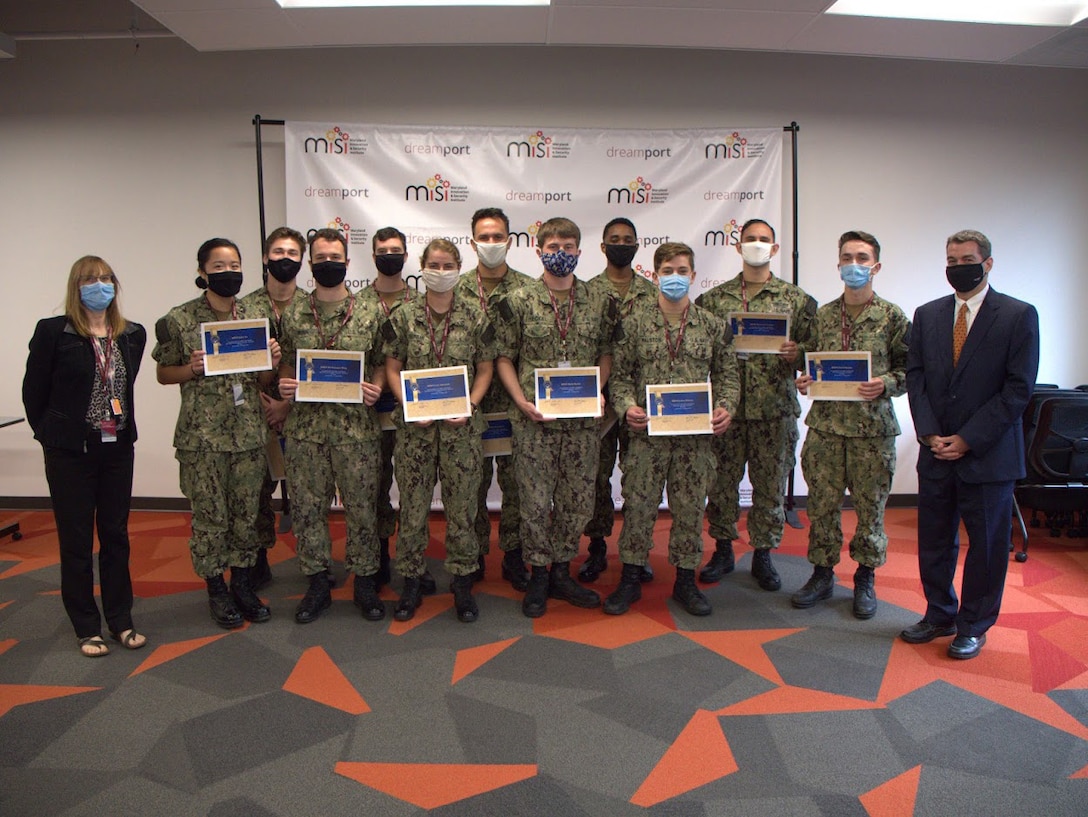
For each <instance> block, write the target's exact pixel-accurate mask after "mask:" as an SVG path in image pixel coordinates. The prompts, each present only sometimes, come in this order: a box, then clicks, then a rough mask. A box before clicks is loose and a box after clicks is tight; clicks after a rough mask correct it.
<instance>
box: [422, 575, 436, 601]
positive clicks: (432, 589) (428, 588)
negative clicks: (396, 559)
mask: <svg viewBox="0 0 1088 817" xmlns="http://www.w3.org/2000/svg"><path fill="white" fill-rule="evenodd" d="M419 592H420V593H422V594H423V595H424V596H433V595H434V594H435V593H437V592H438V582H436V581H435V580H434V576H432V575H431V571H429V570H424V571H423V575H422V576H420V577H419Z"/></svg>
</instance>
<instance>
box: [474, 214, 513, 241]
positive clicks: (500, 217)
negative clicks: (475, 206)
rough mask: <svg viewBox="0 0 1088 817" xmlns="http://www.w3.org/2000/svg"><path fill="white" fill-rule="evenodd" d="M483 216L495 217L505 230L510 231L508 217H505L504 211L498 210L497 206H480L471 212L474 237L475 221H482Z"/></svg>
mask: <svg viewBox="0 0 1088 817" xmlns="http://www.w3.org/2000/svg"><path fill="white" fill-rule="evenodd" d="M485 218H495V219H498V220H499V221H501V222H502V224H503V226H504V227H505V228H506V232H507V233H509V232H510V219H509V218H507V216H506V213H504V212H503V211H502V210H500V209H499V208H498V207H481V208H480V209H479V210H477V211H476V212H475V213H473V214H472V236H473V238H475V237H476V222H478V221H483V220H484V219H485Z"/></svg>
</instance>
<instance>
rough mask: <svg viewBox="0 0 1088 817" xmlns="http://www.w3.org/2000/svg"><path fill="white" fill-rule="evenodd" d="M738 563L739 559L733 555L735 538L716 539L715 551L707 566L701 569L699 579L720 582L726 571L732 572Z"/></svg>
mask: <svg viewBox="0 0 1088 817" xmlns="http://www.w3.org/2000/svg"><path fill="white" fill-rule="evenodd" d="M736 565H737V560H736V557H735V556H734V555H733V540H732V539H716V540H715V542H714V553H713V554H712V555H711V557H710V561H709V562H707V563H706V567H704V568H703V569H702V570H701V571H699V581H701V582H703V583H704V584H714V583H715V582H720V581H721V580H722V576H724V575H725V574H726V573H732V572H733V568H734V567H736Z"/></svg>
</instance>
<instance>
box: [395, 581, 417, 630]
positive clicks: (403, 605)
mask: <svg viewBox="0 0 1088 817" xmlns="http://www.w3.org/2000/svg"><path fill="white" fill-rule="evenodd" d="M421 604H423V588H422V587H420V584H419V577H418V576H414V577H412V578H410V579H408V578H406V579H405V580H404V589H403V590H402V591H401V593H400V598H399V599H398V600H397V606H396V607H394V608H393V618H395V619H396V620H397V621H410V620H411V619H412V616H414V615H415V614H416V610H418V609H419V607H420V605H421Z"/></svg>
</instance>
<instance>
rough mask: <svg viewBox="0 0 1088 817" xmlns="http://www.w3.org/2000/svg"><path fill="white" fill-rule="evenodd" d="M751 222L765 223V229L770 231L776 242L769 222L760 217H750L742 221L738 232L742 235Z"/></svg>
mask: <svg viewBox="0 0 1088 817" xmlns="http://www.w3.org/2000/svg"><path fill="white" fill-rule="evenodd" d="M753 224H764V225H766V227H767V229H768V230H770V231H771V238H772V239H773V240H774V241H776V242H777V241H778V239H777V238H776V237H775V233H774V227H772V226H771V223H770V222H769V221H764V220H763V219H761V218H750V219H748V220H747V221H746V222H744V224H743V225H742V226H741V228H740V234H741V235H744V231H745V230H747V229H748V228H749V227H751V226H752V225H753Z"/></svg>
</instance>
